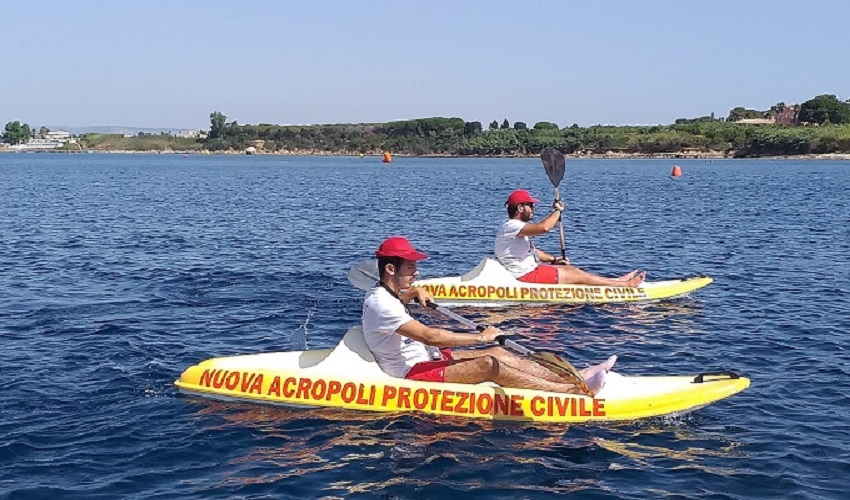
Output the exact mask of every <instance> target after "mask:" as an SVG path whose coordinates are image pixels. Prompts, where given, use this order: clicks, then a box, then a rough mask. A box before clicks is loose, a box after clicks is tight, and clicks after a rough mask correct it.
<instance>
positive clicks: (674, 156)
mask: <svg viewBox="0 0 850 500" xmlns="http://www.w3.org/2000/svg"><path fill="white" fill-rule="evenodd" d="M0 153H8V154H74V155H79V154H124V155H130V154H133V155H186V156H188V155H192V156H222V155H224V156H340V157H359V156H360V154H359V153H351V152H332V151H318V150H309V151H283V152H282V151H275V152H271V151H257V152H256V153H252V154H246V153H245V152H243V151H233V150H229V151H209V152H206V153H205V152H203V151H199V150H186V151H177V150H165V151H159V150H147V151H135V150H108V149H105V150H97V149H90V150H82V151H68V150H61V151H57V150H39V151H20V150H10V149H6V148H0ZM382 154H383V153H366V154H364V157H370V158H375V157H378V158H379V157H381V155H382ZM393 156H395V157H398V158H493V159H496V158H537V157H538V155H536V154H527V155H519V154H517V155H449V154H430V155H408V154H402V153H398V154H395V153H394V154H393ZM564 156H566V157H567V158H571V159H620V160H732V159H735V160H841V161H847V160H850V153H824V154H801V155H777V156H758V157H735V156H732V155H728V154H724V153H717V152H710V153H709V152H706V153H701V152H694V151H682V152H678V153H620V152H609V153H588V154H566V155H564Z"/></svg>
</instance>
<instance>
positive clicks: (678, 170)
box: [670, 165, 682, 177]
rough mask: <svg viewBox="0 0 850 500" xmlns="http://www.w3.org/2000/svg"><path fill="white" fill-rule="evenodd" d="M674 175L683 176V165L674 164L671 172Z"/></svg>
mask: <svg viewBox="0 0 850 500" xmlns="http://www.w3.org/2000/svg"><path fill="white" fill-rule="evenodd" d="M670 175H671V176H672V177H681V176H682V167H680V166H679V165H673V171H672V172H670Z"/></svg>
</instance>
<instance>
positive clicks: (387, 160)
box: [382, 153, 393, 163]
mask: <svg viewBox="0 0 850 500" xmlns="http://www.w3.org/2000/svg"><path fill="white" fill-rule="evenodd" d="M382 161H383V162H384V163H392V162H393V155H391V154H389V153H384V159H383V160H382Z"/></svg>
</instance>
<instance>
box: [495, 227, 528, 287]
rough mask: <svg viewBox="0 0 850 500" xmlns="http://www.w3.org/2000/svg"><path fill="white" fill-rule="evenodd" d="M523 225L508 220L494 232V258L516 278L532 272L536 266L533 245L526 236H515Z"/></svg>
mask: <svg viewBox="0 0 850 500" xmlns="http://www.w3.org/2000/svg"><path fill="white" fill-rule="evenodd" d="M525 224H526V223H525V222H523V221H521V220H519V219H508V220H507V221H505V223H504V224H502V225H501V226H499V230H498V231H497V232H496V258H497V259H499V262H501V263H502V265H503V266H505V268H506V269H507V270H508V271H510V273H511V274H513V275H514V276H515V277H517V278H519V277H521V276H525V275H526V274H528V273H530V272H531V271H534V269H535V268H536V267H537V264H538V257H537V251H536V250H535V249H534V243H532V242H531V240H530V239H529V238H528V236H517V235H518V234H519V232H520V231H522V228H524V227H525Z"/></svg>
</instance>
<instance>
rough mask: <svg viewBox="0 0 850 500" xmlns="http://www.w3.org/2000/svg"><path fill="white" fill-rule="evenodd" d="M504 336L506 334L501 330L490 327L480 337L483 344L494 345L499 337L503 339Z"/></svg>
mask: <svg viewBox="0 0 850 500" xmlns="http://www.w3.org/2000/svg"><path fill="white" fill-rule="evenodd" d="M504 334H505V332H503V331H502V330H499V329H498V328H496V327H495V326H488V327H487V328H485V329H484V330H482V331H481V333H480V334H479V336H480V337H481V340H482V341H483V342H487V343H493V342H495V341H496V338H497V337H501V336H502V335H504Z"/></svg>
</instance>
